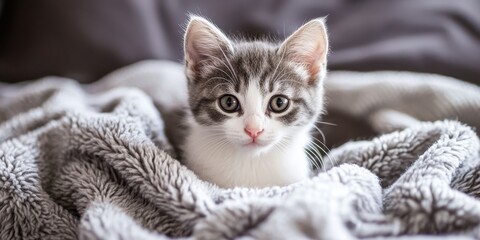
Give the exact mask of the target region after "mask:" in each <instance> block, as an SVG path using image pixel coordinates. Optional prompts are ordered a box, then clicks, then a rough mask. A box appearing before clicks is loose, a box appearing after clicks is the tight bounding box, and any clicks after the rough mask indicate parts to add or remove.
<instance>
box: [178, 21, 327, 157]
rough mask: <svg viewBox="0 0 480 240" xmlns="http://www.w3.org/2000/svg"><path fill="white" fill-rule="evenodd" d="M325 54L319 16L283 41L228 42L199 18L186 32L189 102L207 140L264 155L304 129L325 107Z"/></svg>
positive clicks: (323, 35)
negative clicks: (218, 140)
mask: <svg viewBox="0 0 480 240" xmlns="http://www.w3.org/2000/svg"><path fill="white" fill-rule="evenodd" d="M327 51H328V40H327V32H326V29H325V25H324V22H323V19H315V20H312V21H310V22H308V23H306V24H305V25H303V26H302V27H300V28H299V29H298V30H297V31H295V32H294V33H293V34H292V35H291V36H289V37H288V38H287V39H286V40H285V41H284V42H283V43H281V44H273V43H269V42H265V41H232V40H230V39H228V38H227V37H226V36H225V35H224V34H223V33H222V32H221V31H220V30H219V29H218V28H217V27H215V26H214V25H213V24H212V23H210V22H208V21H207V20H205V19H203V18H201V17H196V16H194V17H192V18H191V20H190V23H189V25H188V27H187V30H186V34H185V64H186V74H187V78H188V88H189V104H190V108H191V110H192V113H193V116H194V119H195V121H196V122H197V124H198V125H199V126H200V127H203V128H205V129H208V130H210V131H211V132H210V134H212V136H216V137H217V138H222V139H224V140H226V142H228V143H229V144H231V145H233V146H235V147H237V148H238V149H244V150H245V151H247V150H248V151H253V152H262V151H266V150H268V149H271V147H272V146H276V145H277V146H278V145H282V141H288V140H291V139H295V138H294V137H295V136H296V135H297V134H299V133H305V132H308V131H310V129H311V127H312V125H313V124H314V122H315V120H316V119H317V117H318V116H319V114H320V113H321V111H322V110H323V78H324V76H325V73H326V63H327V61H326V55H327Z"/></svg>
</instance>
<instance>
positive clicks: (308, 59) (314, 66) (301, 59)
mask: <svg viewBox="0 0 480 240" xmlns="http://www.w3.org/2000/svg"><path fill="white" fill-rule="evenodd" d="M323 54H324V50H323V48H322V46H321V44H315V48H314V49H312V51H310V52H309V53H308V54H301V55H300V56H296V57H295V60H296V61H297V62H298V63H301V64H305V66H306V67H307V71H308V74H309V75H310V78H309V79H308V80H309V83H314V82H315V81H316V80H317V79H318V74H319V73H320V66H321V65H322V58H323Z"/></svg>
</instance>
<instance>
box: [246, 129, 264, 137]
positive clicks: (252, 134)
mask: <svg viewBox="0 0 480 240" xmlns="http://www.w3.org/2000/svg"><path fill="white" fill-rule="evenodd" d="M244 130H245V132H246V133H247V134H248V136H250V137H251V138H256V137H258V135H260V134H261V133H262V132H263V129H260V128H255V129H248V128H245V129H244Z"/></svg>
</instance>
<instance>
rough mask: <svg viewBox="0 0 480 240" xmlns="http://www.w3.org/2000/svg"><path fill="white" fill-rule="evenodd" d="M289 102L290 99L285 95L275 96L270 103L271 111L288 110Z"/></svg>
mask: <svg viewBox="0 0 480 240" xmlns="http://www.w3.org/2000/svg"><path fill="white" fill-rule="evenodd" d="M289 103H290V101H289V100H288V98H286V97H285V96H282V95H276V96H273V97H272V98H271V99H270V104H269V107H270V111H272V112H274V113H281V112H284V111H285V110H287V108H288V106H289Z"/></svg>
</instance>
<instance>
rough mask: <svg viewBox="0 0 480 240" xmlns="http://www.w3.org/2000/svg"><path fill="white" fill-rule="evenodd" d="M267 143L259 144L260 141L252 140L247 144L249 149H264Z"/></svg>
mask: <svg viewBox="0 0 480 240" xmlns="http://www.w3.org/2000/svg"><path fill="white" fill-rule="evenodd" d="M267 145H268V144H266V143H259V142H258V140H252V141H251V142H249V143H247V144H245V146H247V147H264V146H267Z"/></svg>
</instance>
